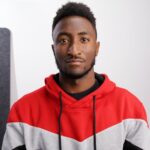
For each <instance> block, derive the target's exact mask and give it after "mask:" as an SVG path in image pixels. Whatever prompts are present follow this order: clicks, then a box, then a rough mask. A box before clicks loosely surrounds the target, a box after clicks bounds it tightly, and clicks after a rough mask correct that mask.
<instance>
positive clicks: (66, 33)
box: [57, 31, 88, 37]
mask: <svg viewBox="0 0 150 150" xmlns="http://www.w3.org/2000/svg"><path fill="white" fill-rule="evenodd" d="M87 34H88V32H86V31H83V32H79V33H78V35H87ZM61 35H66V36H71V33H68V32H60V33H59V34H58V35H57V37H58V36H61Z"/></svg>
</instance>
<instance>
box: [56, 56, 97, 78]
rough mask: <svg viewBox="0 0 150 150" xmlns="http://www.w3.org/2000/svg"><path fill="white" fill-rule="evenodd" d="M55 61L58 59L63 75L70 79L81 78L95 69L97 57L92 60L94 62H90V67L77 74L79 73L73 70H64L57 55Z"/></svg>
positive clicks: (57, 63)
mask: <svg viewBox="0 0 150 150" xmlns="http://www.w3.org/2000/svg"><path fill="white" fill-rule="evenodd" d="M55 61H56V65H57V68H58V69H59V71H60V73H61V75H62V76H64V77H66V78H69V79H80V78H82V77H84V76H85V75H87V74H88V73H89V72H90V71H91V70H92V69H93V67H94V65H95V57H94V59H93V60H92V62H91V64H90V67H88V68H87V69H85V70H84V71H83V72H81V73H78V74H77V73H72V72H68V71H65V70H63V69H62V67H61V65H60V64H59V62H58V60H57V58H56V57H55Z"/></svg>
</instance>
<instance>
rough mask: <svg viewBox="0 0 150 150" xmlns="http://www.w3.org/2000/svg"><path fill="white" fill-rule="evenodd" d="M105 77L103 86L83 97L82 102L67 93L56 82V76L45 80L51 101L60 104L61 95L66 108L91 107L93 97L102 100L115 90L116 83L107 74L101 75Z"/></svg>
mask: <svg viewBox="0 0 150 150" xmlns="http://www.w3.org/2000/svg"><path fill="white" fill-rule="evenodd" d="M101 75H102V76H103V77H104V82H103V83H102V85H101V86H100V87H99V88H97V89H96V90H95V91H94V92H92V93H90V94H88V95H87V96H85V97H83V98H82V99H81V100H79V101H77V100H76V99H75V98H73V97H72V96H70V95H69V94H68V93H66V92H65V91H64V90H63V89H62V88H61V87H60V86H59V85H58V84H57V83H56V81H55V80H54V76H55V75H54V74H53V75H50V76H49V77H47V78H46V79H45V86H46V89H47V91H48V93H49V94H50V97H51V100H54V101H56V102H58V104H59V95H60V93H61V95H62V99H63V105H64V106H65V107H71V108H75V107H78V108H79V107H82V108H83V107H89V106H91V103H92V101H91V99H93V97H94V96H95V97H96V101H98V100H101V98H102V97H103V96H106V95H107V94H109V93H111V92H112V91H113V90H114V88H115V86H116V85H115V83H114V82H112V81H111V80H110V79H109V78H108V76H107V75H106V74H101Z"/></svg>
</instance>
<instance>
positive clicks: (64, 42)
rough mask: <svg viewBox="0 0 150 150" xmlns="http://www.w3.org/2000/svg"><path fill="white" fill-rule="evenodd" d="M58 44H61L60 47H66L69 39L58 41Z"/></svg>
mask: <svg viewBox="0 0 150 150" xmlns="http://www.w3.org/2000/svg"><path fill="white" fill-rule="evenodd" d="M57 43H58V44H60V45H66V44H68V43H69V39H67V38H61V39H58V41H57Z"/></svg>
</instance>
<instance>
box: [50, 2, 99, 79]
mask: <svg viewBox="0 0 150 150" xmlns="http://www.w3.org/2000/svg"><path fill="white" fill-rule="evenodd" d="M52 36H53V41H54V44H53V45H52V48H53V51H54V55H55V59H56V63H57V66H58V69H59V71H60V73H61V74H62V75H64V76H67V77H69V78H74V79H78V78H81V77H83V76H84V75H86V74H88V73H89V72H90V71H93V66H94V64H95V57H96V55H97V53H98V49H99V42H97V33H96V23H95V17H94V15H93V13H92V12H91V10H90V9H89V8H88V7H87V6H86V5H84V4H82V3H73V2H69V3H67V4H66V5H64V6H62V8H60V9H59V10H58V11H57V15H56V16H55V18H54V21H53V26H52Z"/></svg>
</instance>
